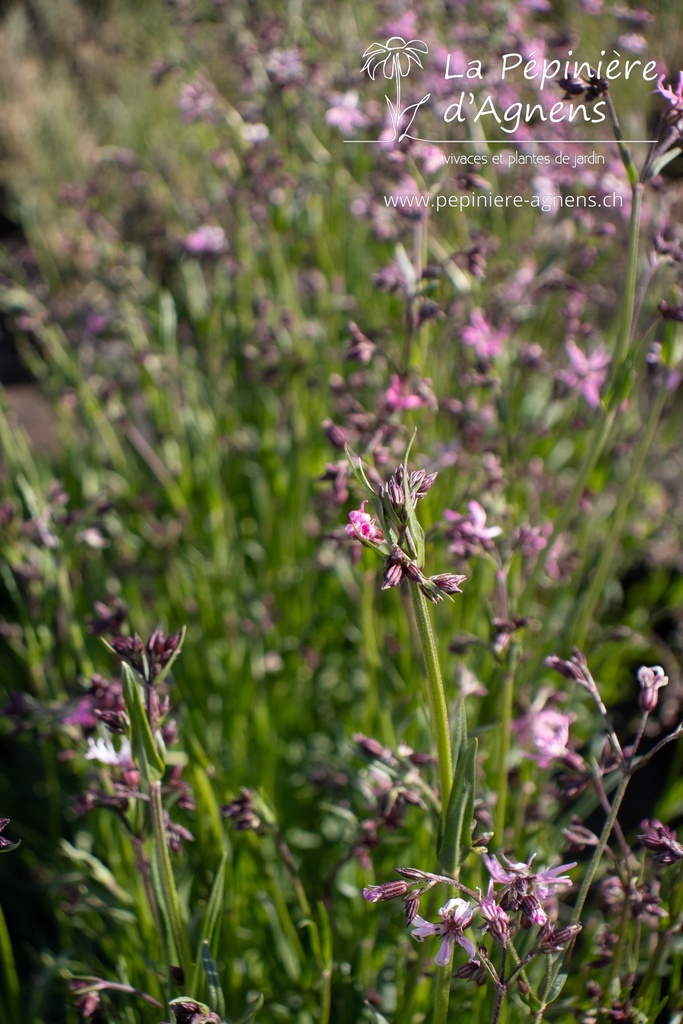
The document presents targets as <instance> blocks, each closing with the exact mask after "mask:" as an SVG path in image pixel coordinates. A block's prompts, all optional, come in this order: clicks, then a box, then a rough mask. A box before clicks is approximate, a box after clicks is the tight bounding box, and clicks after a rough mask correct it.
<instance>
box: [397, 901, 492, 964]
mask: <svg viewBox="0 0 683 1024" xmlns="http://www.w3.org/2000/svg"><path fill="white" fill-rule="evenodd" d="M472 916H473V915H472V908H471V907H470V904H469V903H468V902H467V900H463V899H460V898H459V897H456V898H455V899H450V900H448V902H447V903H446V904H445V906H443V907H441V909H440V910H439V917H440V918H441V920H440V921H439V923H438V924H430V922H429V921H425V920H424V918H422V917H420V916H419V914H418V916H417V917H416V918H415V919H414V921H413V930H412V931H411V933H410V934H411V935H412V937H413V938H414V939H417V940H418V942H424V940H425V939H426V938H428V936H430V935H439V936H440V937H441V945H440V947H439V952H438V953H437V954H436V956H435V957H434V963H435V964H437V966H439V967H447V966H448V964H449V962H450V959H451V953H452V952H453V944H454V943H457V945H458V946H462V948H463V949H464V950H465V951H466V952H467V957H468V960H474V958H475V955H476V947H475V945H474V943H473V942H472V941H471V940H470V939H468V938H466V937H465V936H464V935H463V930H464V929H465V928H469V926H470V925H471V924H472Z"/></svg>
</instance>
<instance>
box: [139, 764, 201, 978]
mask: <svg viewBox="0 0 683 1024" xmlns="http://www.w3.org/2000/svg"><path fill="white" fill-rule="evenodd" d="M149 806H150V812H151V817H152V832H153V835H154V846H155V848H156V853H157V861H158V864H159V874H160V876H161V886H162V890H163V896H164V903H165V904H166V912H167V914H168V918H169V920H170V922H171V930H172V932H173V939H174V941H175V946H176V952H177V954H178V959H179V961H180V967H181V969H182V971H183V973H184V974H185V977H186V978H189V976H190V968H191V966H192V956H191V954H190V947H189V943H188V939H187V933H186V931H185V928H184V926H183V922H182V919H181V915H180V901H179V899H178V891H177V889H176V887H175V879H174V878H173V868H172V866H171V857H170V854H169V852H168V843H167V842H166V829H165V828H164V808H163V804H162V801H161V783H160V782H151V781H150V784H149Z"/></svg>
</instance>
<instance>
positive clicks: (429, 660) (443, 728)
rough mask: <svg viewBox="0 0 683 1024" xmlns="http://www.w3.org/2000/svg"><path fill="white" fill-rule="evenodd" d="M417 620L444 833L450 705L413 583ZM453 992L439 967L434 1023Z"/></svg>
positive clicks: (443, 1018)
mask: <svg viewBox="0 0 683 1024" xmlns="http://www.w3.org/2000/svg"><path fill="white" fill-rule="evenodd" d="M410 597H411V600H412V603H413V612H414V614H415V624H416V626H417V633H418V636H419V638H420V646H421V647H422V655H423V657H424V663H425V669H426V672H427V696H428V699H429V710H430V713H431V714H430V717H431V720H432V730H433V734H434V739H435V741H436V751H437V761H438V773H439V785H440V789H441V834H442V835H445V834H446V815H447V813H448V800H449V797H450V794H451V782H452V778H453V756H452V753H451V731H450V727H449V724H448V707H447V704H446V695H445V693H444V688H443V679H442V678H441V667H440V665H439V655H438V654H437V650H436V641H435V640H434V633H433V631H432V624H431V621H430V618H429V609H428V608H427V599H426V597H425V596H424V594H423V593H422V591H421V590H420V588H419V586H418V585H417V584H416V583H411V584H410ZM450 993H451V972H450V970H448V969H446V968H443V969H442V968H438V970H437V972H436V978H435V981H434V1018H433V1020H434V1024H446V1022H447V1021H448V1002H449V999H450Z"/></svg>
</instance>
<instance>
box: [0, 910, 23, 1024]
mask: <svg viewBox="0 0 683 1024" xmlns="http://www.w3.org/2000/svg"><path fill="white" fill-rule="evenodd" d="M0 964H1V965H2V982H3V989H4V1000H3V1003H4V1007H3V1017H2V1019H3V1021H4V1020H6V1021H7V1024H22V1022H23V1020H24V1019H25V1018H24V1013H23V1011H22V1008H21V997H20V988H19V978H18V976H17V969H16V965H15V962H14V953H13V951H12V942H11V939H10V937H9V932H8V931H7V924H6V922H5V916H4V914H3V912H2V908H1V907H0Z"/></svg>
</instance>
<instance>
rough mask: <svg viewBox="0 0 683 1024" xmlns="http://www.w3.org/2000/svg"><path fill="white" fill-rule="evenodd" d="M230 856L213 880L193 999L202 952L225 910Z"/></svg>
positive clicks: (194, 975) (202, 935)
mask: <svg viewBox="0 0 683 1024" xmlns="http://www.w3.org/2000/svg"><path fill="white" fill-rule="evenodd" d="M227 859H228V855H227V853H224V854H223V856H222V858H221V862H220V865H219V867H218V871H217V872H216V877H215V878H214V880H213V885H212V886H211V893H210V894H209V899H208V902H207V904H206V910H205V912H204V921H203V922H202V931H201V935H200V936H199V947H198V949H197V958H196V961H195V965H194V971H193V973H192V985H191V986H190V992H191V993H192V995H193V998H194V997H195V996H196V994H197V990H198V988H199V981H200V962H201V958H202V950H203V945H204V943H205V942H208V943H209V944H211V941H212V939H213V936H214V932H215V930H216V926H217V924H218V922H219V920H220V916H221V912H222V910H223V903H224V889H225V865H226V863H227Z"/></svg>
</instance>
